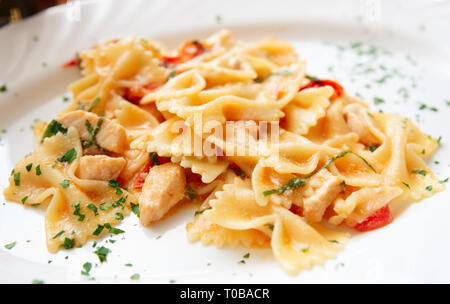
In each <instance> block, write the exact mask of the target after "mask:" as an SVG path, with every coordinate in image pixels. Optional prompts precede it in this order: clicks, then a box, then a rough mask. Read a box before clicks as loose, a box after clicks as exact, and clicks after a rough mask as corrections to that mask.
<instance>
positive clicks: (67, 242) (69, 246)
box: [62, 238, 75, 249]
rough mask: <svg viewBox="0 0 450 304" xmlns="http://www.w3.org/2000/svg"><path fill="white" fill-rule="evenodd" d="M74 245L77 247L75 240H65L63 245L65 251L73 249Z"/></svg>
mask: <svg viewBox="0 0 450 304" xmlns="http://www.w3.org/2000/svg"><path fill="white" fill-rule="evenodd" d="M74 245H75V240H74V239H69V238H65V239H64V243H63V244H62V246H63V247H64V248H65V249H72V248H73V246H74Z"/></svg>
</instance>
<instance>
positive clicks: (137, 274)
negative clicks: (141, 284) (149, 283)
mask: <svg viewBox="0 0 450 304" xmlns="http://www.w3.org/2000/svg"><path fill="white" fill-rule="evenodd" d="M140 277H141V276H140V275H139V273H135V274H133V275H132V276H131V277H130V279H132V280H139V278H140Z"/></svg>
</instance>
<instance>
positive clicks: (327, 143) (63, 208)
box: [4, 31, 445, 274]
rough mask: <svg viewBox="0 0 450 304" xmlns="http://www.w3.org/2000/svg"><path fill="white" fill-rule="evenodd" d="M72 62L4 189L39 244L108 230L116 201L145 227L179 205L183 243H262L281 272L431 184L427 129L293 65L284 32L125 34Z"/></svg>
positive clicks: (59, 244)
mask: <svg viewBox="0 0 450 304" xmlns="http://www.w3.org/2000/svg"><path fill="white" fill-rule="evenodd" d="M75 64H79V65H80V68H81V71H82V78H81V79H79V80H78V81H76V82H74V83H72V84H71V85H70V86H69V91H70V92H71V94H72V103H71V104H70V106H68V107H67V108H66V109H65V110H63V111H62V112H61V113H59V114H58V115H57V116H56V118H55V119H54V120H51V121H49V122H46V123H44V122H40V123H37V124H36V125H35V126H34V135H35V138H36V143H37V148H36V149H35V150H34V151H33V153H32V154H30V155H29V156H26V157H25V158H23V159H22V160H20V161H19V162H18V163H17V165H16V167H15V168H14V170H13V171H12V173H11V176H10V178H9V187H8V188H7V189H5V191H4V196H5V198H6V199H7V200H9V201H13V202H16V203H19V204H23V205H25V206H36V205H40V206H43V207H44V208H46V214H45V228H46V242H47V248H48V250H49V251H50V252H57V251H58V250H60V249H71V248H75V247H81V246H83V245H84V244H85V243H86V242H87V241H88V240H90V239H94V238H100V237H102V236H105V235H107V234H109V233H112V234H120V233H123V231H122V230H120V229H119V228H117V227H116V226H117V225H118V224H120V223H121V221H123V220H124V218H125V217H126V216H129V215H130V214H131V213H134V214H135V215H136V216H138V217H139V220H140V223H141V225H142V226H150V225H151V224H152V223H154V222H156V221H160V220H164V218H165V216H166V214H167V213H168V212H169V210H171V209H172V208H174V207H175V206H176V205H179V204H182V203H183V202H192V203H194V204H196V206H197V207H196V208H197V211H196V212H195V214H194V215H193V220H192V222H190V223H188V224H187V226H186V231H187V237H188V238H189V240H191V241H200V242H202V243H203V244H205V245H208V244H213V245H215V246H217V247H221V246H246V247H262V248H271V249H272V252H273V255H274V257H275V259H276V260H277V261H278V262H279V263H280V265H281V266H282V268H283V269H284V270H285V271H286V272H288V273H291V274H295V273H298V272H299V271H301V270H303V269H307V268H310V267H312V266H313V265H315V264H320V263H323V262H324V261H325V260H327V259H329V258H332V257H334V256H335V255H336V253H337V252H338V251H340V250H342V249H343V248H344V246H345V244H346V243H347V242H348V241H349V239H350V232H351V231H352V230H354V231H360V232H364V231H369V230H374V229H377V228H380V227H383V226H385V225H387V224H389V223H391V222H392V220H393V216H392V213H391V209H395V207H396V206H398V205H399V204H401V203H404V202H415V201H420V200H422V199H423V198H426V197H429V196H431V195H433V194H434V193H437V192H439V191H442V190H444V188H445V186H444V184H443V183H442V182H440V181H439V180H438V179H437V178H436V177H435V175H434V174H433V173H432V172H431V171H430V170H429V169H428V167H427V164H426V160H427V158H429V157H430V156H431V155H432V154H433V153H434V152H435V151H436V149H437V148H438V147H439V141H438V140H436V139H434V138H432V137H431V136H429V135H427V134H424V133H422V132H421V131H420V130H419V129H418V128H417V127H416V126H415V125H414V124H413V123H412V122H411V120H409V119H407V118H404V117H401V116H399V115H393V114H387V113H379V112H370V110H369V108H368V105H367V104H366V103H364V102H363V101H361V100H359V99H357V98H354V97H352V96H350V95H349V94H348V93H347V92H346V91H345V89H344V88H343V87H342V86H341V85H340V84H339V83H338V82H336V81H333V80H329V79H321V78H318V77H316V76H312V75H309V74H307V73H306V65H305V61H304V60H303V59H301V58H300V57H299V56H298V55H297V54H296V53H295V50H294V48H293V47H292V46H291V45H289V44H288V43H286V42H284V41H280V40H277V39H275V38H264V39H262V40H260V41H258V42H246V43H244V42H240V41H235V40H234V39H233V37H232V35H231V33H230V32H229V31H220V32H218V33H216V34H214V35H212V36H210V37H208V38H207V39H205V40H203V41H197V40H193V41H187V42H184V43H183V44H182V45H181V46H180V47H179V48H178V49H176V50H173V51H168V50H167V49H166V48H165V47H164V46H163V45H161V44H159V43H157V42H154V41H151V40H148V39H144V38H136V37H128V38H122V39H114V40H107V41H103V42H101V43H98V44H96V45H94V46H93V47H92V48H91V49H89V50H87V51H86V52H83V53H81V54H80V55H79V56H78V57H77V58H76V59H74V60H73V61H71V62H68V63H67V64H66V66H71V65H75ZM133 216H134V215H133Z"/></svg>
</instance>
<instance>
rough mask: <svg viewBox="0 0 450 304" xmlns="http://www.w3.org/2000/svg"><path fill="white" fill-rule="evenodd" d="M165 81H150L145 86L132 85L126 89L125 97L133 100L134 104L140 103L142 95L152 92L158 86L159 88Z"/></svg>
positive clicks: (130, 100)
mask: <svg viewBox="0 0 450 304" xmlns="http://www.w3.org/2000/svg"><path fill="white" fill-rule="evenodd" d="M162 84H163V83H161V82H150V83H148V84H145V85H143V86H137V85H136V86H132V87H130V88H126V89H125V93H124V94H123V98H125V99H126V100H128V101H129V102H132V103H134V104H139V102H140V101H141V99H142V97H144V96H145V95H147V94H148V93H150V92H151V91H153V90H154V89H156V88H159V87H160V86H161V85H162Z"/></svg>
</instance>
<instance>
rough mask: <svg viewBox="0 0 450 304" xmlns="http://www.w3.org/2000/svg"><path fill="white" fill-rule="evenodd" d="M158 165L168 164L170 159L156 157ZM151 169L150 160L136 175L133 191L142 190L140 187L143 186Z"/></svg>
mask: <svg viewBox="0 0 450 304" xmlns="http://www.w3.org/2000/svg"><path fill="white" fill-rule="evenodd" d="M158 161H159V164H160V165H162V164H165V163H168V162H170V158H168V157H160V156H158ZM151 167H153V163H152V160H150V161H149V162H148V163H147V164H146V165H145V166H144V168H143V169H142V171H141V172H140V173H139V174H138V175H137V177H136V182H135V183H134V189H136V190H142V186H144V183H145V179H146V178H147V175H148V173H149V172H150V169H151Z"/></svg>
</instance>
